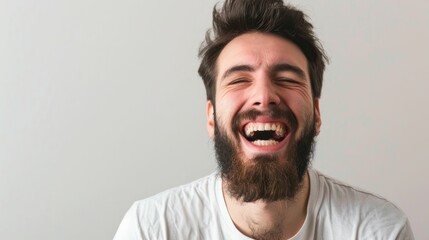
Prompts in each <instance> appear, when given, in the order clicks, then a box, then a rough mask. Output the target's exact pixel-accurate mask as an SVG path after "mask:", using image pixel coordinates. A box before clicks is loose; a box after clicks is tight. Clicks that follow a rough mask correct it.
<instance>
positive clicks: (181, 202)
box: [117, 173, 219, 239]
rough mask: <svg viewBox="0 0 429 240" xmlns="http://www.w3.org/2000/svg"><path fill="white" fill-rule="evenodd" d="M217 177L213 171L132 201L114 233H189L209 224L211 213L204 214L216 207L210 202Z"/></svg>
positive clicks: (154, 235)
mask: <svg viewBox="0 0 429 240" xmlns="http://www.w3.org/2000/svg"><path fill="white" fill-rule="evenodd" d="M218 177H219V176H218V174H217V173H213V174H211V175H209V176H206V177H203V178H201V179H198V180H196V181H193V182H191V183H188V184H185V185H182V186H178V187H175V188H172V189H169V190H166V191H163V192H161V193H158V194H156V195H154V196H151V197H149V198H146V199H143V200H139V201H136V202H135V203H134V204H133V205H132V206H131V208H130V209H129V210H128V212H127V214H126V215H125V217H124V219H123V220H122V222H123V223H121V226H120V228H119V230H118V232H126V234H129V233H130V232H135V233H137V234H138V235H142V237H141V239H168V236H182V235H183V236H186V237H189V236H193V235H192V234H194V232H193V231H195V229H197V228H204V227H207V226H208V225H209V222H210V219H209V218H210V217H211V216H212V214H208V213H210V212H213V208H214V206H216V205H215V203H214V201H215V199H216V198H215V190H216V189H215V187H216V184H217V181H218ZM121 229H127V230H126V231H121ZM117 235H120V234H119V233H117ZM118 239H122V238H118ZM139 239H140V238H139Z"/></svg>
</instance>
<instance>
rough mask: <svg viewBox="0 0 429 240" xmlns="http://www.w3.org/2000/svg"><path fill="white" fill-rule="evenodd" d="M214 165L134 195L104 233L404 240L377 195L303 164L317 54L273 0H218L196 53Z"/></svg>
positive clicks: (120, 239) (320, 61) (317, 120)
mask: <svg viewBox="0 0 429 240" xmlns="http://www.w3.org/2000/svg"><path fill="white" fill-rule="evenodd" d="M200 57H202V62H201V65H200V68H199V74H200V75H201V77H202V79H203V81H204V84H205V87H206V93H207V99H208V101H207V129H208V132H209V135H210V136H211V137H212V139H214V143H215V150H216V157H217V160H218V163H219V172H218V173H213V174H212V175H210V176H207V177H205V178H202V179H200V180H197V181H195V182H192V183H190V184H187V185H184V186H180V187H178V188H174V189H171V190H168V191H166V192H163V193H160V194H158V195H155V196H153V197H151V198H148V199H145V200H142V201H138V202H136V203H135V204H134V205H133V206H132V207H131V209H130V210H129V211H128V213H127V214H126V216H125V217H124V219H123V221H122V223H121V225H120V227H119V229H118V231H117V233H116V236H115V240H125V239H413V234H412V231H411V228H410V226H409V222H408V220H407V218H406V216H405V215H404V214H403V213H402V211H401V210H399V209H398V208H397V207H395V206H394V205H393V204H392V203H390V202H388V201H387V200H385V199H383V198H380V197H377V196H375V195H372V194H370V193H367V192H365V191H362V190H358V189H356V188H354V187H351V186H348V185H345V184H343V183H341V182H338V181H336V180H333V179H331V178H328V177H326V176H324V175H322V174H321V173H319V172H317V171H316V170H314V169H312V168H311V167H309V162H310V159H311V156H312V152H313V148H314V138H315V136H317V135H318V134H319V131H320V126H321V117H320V111H319V98H320V94H321V88H322V82H323V71H324V68H325V61H326V57H325V54H324V52H323V50H322V47H321V46H320V45H319V43H318V41H317V38H316V37H315V35H314V33H313V29H312V25H311V24H310V23H309V22H308V21H307V20H306V17H305V15H304V14H303V13H302V12H301V11H299V10H297V9H295V8H294V7H291V6H285V5H284V4H283V2H282V1H281V0H265V1H262V0H247V1H246V0H227V1H225V2H224V4H223V7H222V8H221V9H216V8H215V11H214V13H213V32H208V34H207V37H206V41H205V43H204V44H203V46H202V48H201V49H200Z"/></svg>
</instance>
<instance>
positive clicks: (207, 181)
mask: <svg viewBox="0 0 429 240" xmlns="http://www.w3.org/2000/svg"><path fill="white" fill-rule="evenodd" d="M308 172H309V176H310V197H309V201H308V206H307V216H306V220H305V222H304V224H303V226H302V227H301V229H300V230H299V232H298V233H297V234H296V235H295V236H294V237H293V238H292V239H293V240H300V239H306V240H308V239H341V240H344V239H401V240H402V239H407V240H408V239H414V237H413V233H412V231H411V227H410V224H409V222H408V219H407V217H406V216H405V214H404V213H403V212H402V211H401V210H400V209H399V208H397V207H396V206H395V205H393V204H392V203H390V202H388V201H387V200H385V199H383V198H381V197H378V196H376V195H373V194H370V193H368V192H365V191H362V190H359V189H356V188H354V187H351V186H348V185H345V184H343V183H341V182H339V181H336V180H334V179H332V178H329V177H326V176H324V175H322V174H321V173H319V172H317V171H316V170H314V169H312V168H310V169H309V171H308ZM143 239H151V240H162V239H169V240H173V239H174V240H176V239H177V240H185V239H186V240H191V239H232V240H241V239H243V240H244V239H251V238H249V237H247V236H245V235H243V234H242V233H241V232H240V231H239V230H238V229H237V228H236V227H235V225H234V223H233V222H232V220H231V218H230V216H229V213H228V210H227V207H226V204H225V201H224V198H223V193H222V179H221V177H220V175H219V174H218V173H213V174H211V175H209V176H207V177H204V178H202V179H199V180H197V181H194V182H192V183H189V184H186V185H183V186H180V187H176V188H173V189H170V190H167V191H165V192H162V193H159V194H157V195H155V196H153V197H150V198H147V199H144V200H141V201H137V202H135V203H134V204H133V205H132V207H131V208H130V209H129V210H128V212H127V214H126V215H125V217H124V219H123V220H122V223H121V225H120V226H119V229H118V231H117V232H116V235H115V238H114V240H143Z"/></svg>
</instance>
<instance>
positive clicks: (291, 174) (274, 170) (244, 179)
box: [214, 108, 315, 202]
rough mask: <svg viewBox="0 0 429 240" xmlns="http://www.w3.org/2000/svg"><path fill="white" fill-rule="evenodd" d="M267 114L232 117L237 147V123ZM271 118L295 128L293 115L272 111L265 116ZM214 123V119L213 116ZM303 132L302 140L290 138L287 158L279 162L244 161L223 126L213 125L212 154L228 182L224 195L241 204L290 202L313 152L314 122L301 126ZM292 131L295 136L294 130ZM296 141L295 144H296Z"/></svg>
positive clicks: (272, 157)
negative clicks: (214, 153)
mask: <svg viewBox="0 0 429 240" xmlns="http://www.w3.org/2000/svg"><path fill="white" fill-rule="evenodd" d="M262 114H266V113H261V112H259V111H255V110H251V112H247V113H244V114H239V115H237V116H235V117H234V121H233V122H234V123H235V124H234V126H233V131H234V135H235V137H236V139H237V141H236V142H238V143H239V138H238V131H239V130H238V129H237V127H236V125H237V124H236V123H237V122H240V121H241V120H242V119H243V118H250V119H255V118H256V116H258V115H262ZM268 115H269V116H271V117H277V118H278V116H283V117H284V118H285V119H286V120H287V121H288V122H289V123H292V124H291V125H292V127H294V125H295V126H296V118H295V116H294V115H293V113H292V111H291V110H289V109H287V110H281V109H278V108H276V109H273V110H272V111H270V112H269V113H268ZM215 120H216V115H215ZM304 125H305V129H304V131H303V133H302V135H301V136H299V137H298V138H296V136H295V134H292V135H291V136H290V137H289V143H288V146H287V149H286V158H287V159H279V155H278V154H266V155H258V156H256V157H254V158H253V159H244V158H245V156H244V154H243V153H241V152H240V149H241V148H240V146H239V145H238V144H234V141H232V139H230V138H229V137H228V135H227V133H226V131H225V129H224V127H223V126H219V124H218V121H215V138H214V142H215V151H216V158H217V161H218V165H219V169H220V172H221V174H222V177H223V179H224V180H226V182H227V189H226V190H227V191H228V193H229V194H231V196H233V197H234V198H236V199H238V200H241V201H244V202H254V201H256V200H264V201H267V202H271V201H278V200H291V199H293V198H294V196H295V195H296V193H297V192H298V191H299V189H300V188H301V185H302V182H303V179H304V175H305V173H306V170H307V168H308V165H309V163H310V160H311V158H312V155H313V150H314V145H315V144H314V143H315V141H314V139H315V124H314V119H312V121H310V122H306V123H304ZM294 130H295V131H293V132H294V133H295V132H296V127H294ZM295 139H297V140H295Z"/></svg>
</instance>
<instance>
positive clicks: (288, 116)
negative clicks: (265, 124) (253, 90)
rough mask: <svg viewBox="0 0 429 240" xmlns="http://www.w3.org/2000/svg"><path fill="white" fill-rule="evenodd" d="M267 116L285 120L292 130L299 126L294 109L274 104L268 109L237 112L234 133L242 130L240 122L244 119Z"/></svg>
mask: <svg viewBox="0 0 429 240" xmlns="http://www.w3.org/2000/svg"><path fill="white" fill-rule="evenodd" d="M260 116H265V117H270V118H274V119H279V120H285V121H286V122H287V123H288V124H289V127H290V130H291V131H292V130H295V129H296V128H297V127H298V120H297V118H296V116H295V114H294V113H293V112H292V110H291V109H290V108H289V107H286V108H284V109H282V108H280V107H279V106H274V107H272V108H270V109H269V110H266V111H260V110H257V109H250V110H248V111H244V112H241V113H237V114H236V115H235V116H234V119H233V123H232V130H233V131H234V133H237V134H238V132H239V131H240V123H241V122H243V121H244V120H252V121H254V120H256V118H257V117H260Z"/></svg>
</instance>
